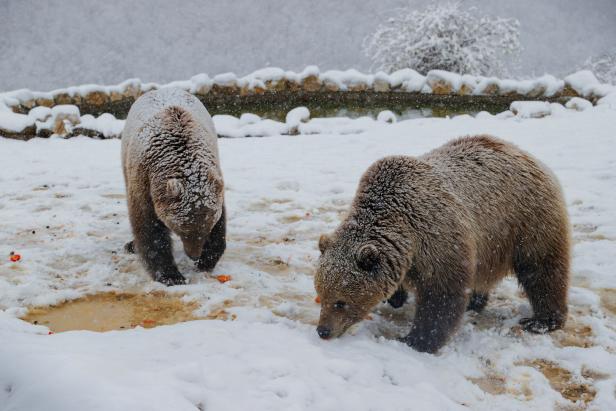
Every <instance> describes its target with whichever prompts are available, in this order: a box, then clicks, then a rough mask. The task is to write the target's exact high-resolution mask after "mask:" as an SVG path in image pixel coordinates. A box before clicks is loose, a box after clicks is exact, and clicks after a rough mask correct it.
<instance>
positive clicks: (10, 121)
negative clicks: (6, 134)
mask: <svg viewBox="0 0 616 411" xmlns="http://www.w3.org/2000/svg"><path fill="white" fill-rule="evenodd" d="M33 124H34V120H33V119H32V118H31V117H29V116H27V115H25V114H18V113H13V112H10V111H0V130H6V131H14V132H19V131H22V130H24V129H26V128H27V127H31V126H32V125H33Z"/></svg>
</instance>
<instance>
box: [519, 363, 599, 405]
mask: <svg viewBox="0 0 616 411" xmlns="http://www.w3.org/2000/svg"><path fill="white" fill-rule="evenodd" d="M518 365H525V366H528V367H532V368H534V369H536V370H537V371H539V372H541V373H542V374H543V375H544V376H545V378H547V380H548V381H549V383H550V386H551V387H552V388H553V389H554V390H555V391H558V392H559V393H560V394H561V395H562V396H563V397H564V398H566V399H567V400H569V401H571V402H578V401H581V402H582V403H588V402H591V401H592V400H593V399H594V398H595V395H596V391H595V389H594V388H593V387H592V386H591V385H590V384H588V383H587V382H586V381H585V380H586V378H583V379H578V378H575V377H574V376H573V375H572V374H571V372H570V371H568V370H565V369H564V368H561V367H559V366H558V365H556V364H555V363H553V362H550V361H546V360H543V359H535V360H532V361H525V362H523V363H520V364H518Z"/></svg>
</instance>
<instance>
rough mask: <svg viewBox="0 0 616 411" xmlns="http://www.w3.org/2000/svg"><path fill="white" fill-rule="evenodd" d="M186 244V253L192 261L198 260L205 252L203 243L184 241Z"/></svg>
mask: <svg viewBox="0 0 616 411" xmlns="http://www.w3.org/2000/svg"><path fill="white" fill-rule="evenodd" d="M182 243H183V244H184V252H185V253H186V255H187V256H188V257H190V258H191V259H192V260H196V259H198V258H199V257H201V252H202V251H203V243H204V242H203V241H182Z"/></svg>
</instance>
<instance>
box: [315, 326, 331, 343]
mask: <svg viewBox="0 0 616 411" xmlns="http://www.w3.org/2000/svg"><path fill="white" fill-rule="evenodd" d="M317 334H319V337H321V338H323V339H324V340H327V339H328V338H329V337H330V336H331V334H332V330H330V329H329V328H327V327H324V326H322V325H319V326H318V327H317Z"/></svg>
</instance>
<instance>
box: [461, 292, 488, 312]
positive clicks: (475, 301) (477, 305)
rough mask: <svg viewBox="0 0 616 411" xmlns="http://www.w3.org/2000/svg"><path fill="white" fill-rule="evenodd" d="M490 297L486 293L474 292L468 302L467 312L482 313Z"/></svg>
mask: <svg viewBox="0 0 616 411" xmlns="http://www.w3.org/2000/svg"><path fill="white" fill-rule="evenodd" d="M488 299H489V295H488V293H485V292H479V291H473V294H472V295H471V298H470V299H469V300H468V305H467V306H466V311H475V312H477V313H480V312H482V311H483V309H484V308H486V305H487V304H488Z"/></svg>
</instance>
